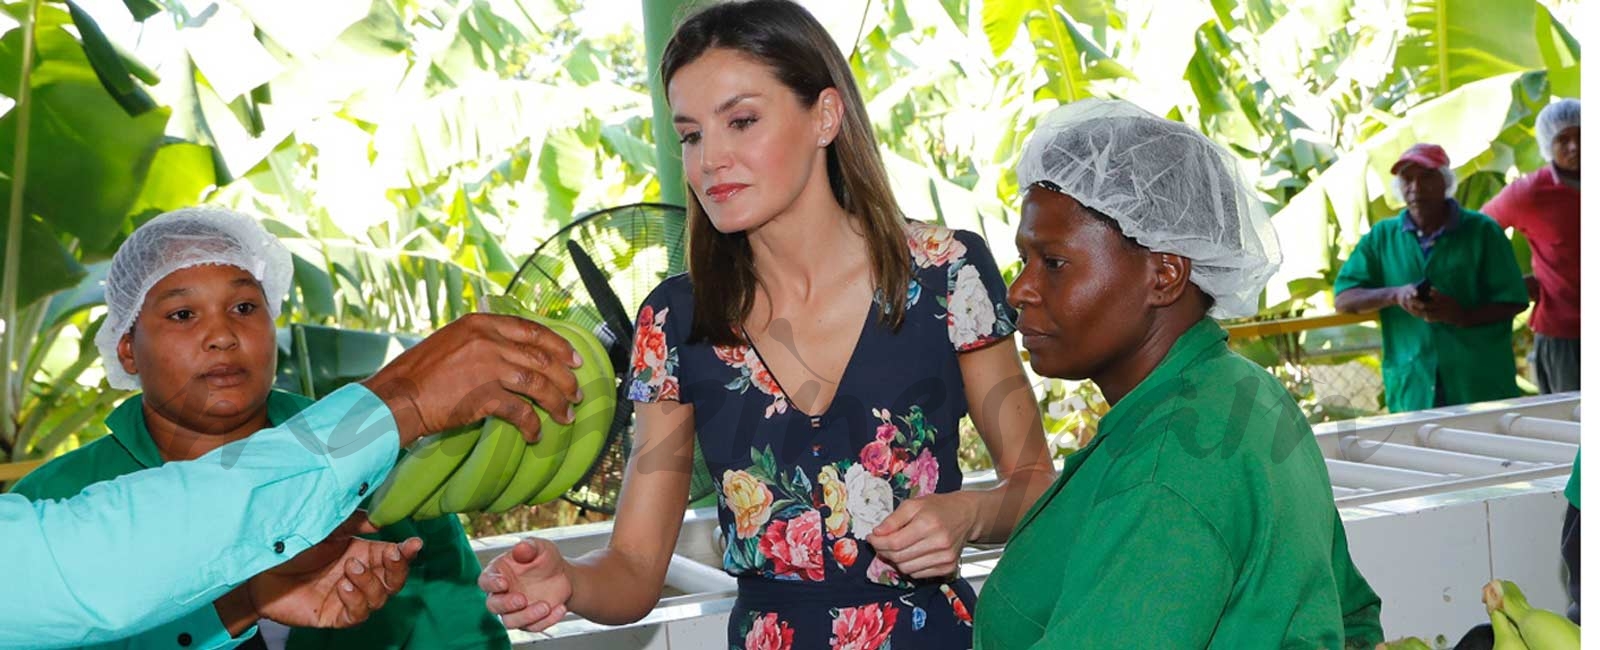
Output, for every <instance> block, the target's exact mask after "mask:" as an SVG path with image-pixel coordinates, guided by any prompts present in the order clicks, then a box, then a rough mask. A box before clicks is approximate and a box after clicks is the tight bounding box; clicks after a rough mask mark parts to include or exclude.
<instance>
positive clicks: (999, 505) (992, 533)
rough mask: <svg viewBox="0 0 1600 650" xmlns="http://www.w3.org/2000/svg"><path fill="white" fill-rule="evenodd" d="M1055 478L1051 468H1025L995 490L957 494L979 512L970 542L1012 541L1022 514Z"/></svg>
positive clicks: (968, 491)
mask: <svg viewBox="0 0 1600 650" xmlns="http://www.w3.org/2000/svg"><path fill="white" fill-rule="evenodd" d="M1055 478H1056V472H1055V469H1054V468H1053V467H1051V466H1048V465H1046V466H1044V467H1025V468H1019V469H1018V470H1017V471H1015V472H1013V473H1012V475H1011V476H1010V477H1008V478H1006V479H1005V480H1002V481H1001V482H1000V484H999V485H996V486H994V487H992V488H986V489H982V490H964V491H962V492H958V493H957V494H959V495H962V496H963V497H964V498H966V499H969V500H970V501H971V502H972V507H973V508H974V512H976V513H977V518H976V523H977V525H975V526H973V528H972V536H971V538H970V539H968V540H967V541H969V542H976V543H980V544H1000V543H1004V542H1005V541H1006V540H1007V539H1010V537H1011V531H1012V530H1014V529H1015V528H1016V527H1017V522H1019V521H1021V520H1022V515H1023V514H1025V513H1027V512H1028V509H1029V508H1031V507H1033V503H1034V502H1035V501H1038V500H1039V496H1040V495H1042V494H1044V491H1045V490H1046V489H1048V488H1049V487H1050V484H1051V483H1053V482H1054V481H1055Z"/></svg>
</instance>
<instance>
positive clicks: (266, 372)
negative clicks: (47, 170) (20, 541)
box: [12, 208, 511, 650]
mask: <svg viewBox="0 0 1600 650" xmlns="http://www.w3.org/2000/svg"><path fill="white" fill-rule="evenodd" d="M291 269H292V266H291V265H290V260H289V252H288V250H287V249H285V248H284V247H283V245H282V244H281V243H279V242H278V241H277V239H276V238H274V237H273V236H272V235H271V234H269V233H268V232H267V231H266V230H265V229H264V228H262V227H261V225H260V224H259V223H258V222H257V221H256V220H255V219H253V218H251V217H248V216H246V215H243V214H239V213H236V212H231V211H227V210H220V209H214V208H196V209H189V210H179V211H176V212H171V213H167V214H164V215H161V216H160V217H157V218H155V219H153V220H151V221H150V222H149V223H147V224H145V225H143V226H141V227H140V228H139V229H138V230H136V231H134V233H133V235H131V236H130V237H129V238H128V241H127V242H126V243H124V244H123V246H122V247H121V248H120V249H119V250H118V251H117V254H116V256H115V257H114V258H113V259H112V262H111V268H110V269H109V270H108V271H107V274H106V284H107V301H106V302H107V317H106V322H105V325H104V326H103V327H102V329H101V330H100V331H99V332H98V336H97V337H96V339H95V342H96V344H97V345H98V346H99V348H100V352H101V355H102V357H103V358H104V361H105V365H106V371H107V379H109V380H110V382H111V384H112V386H113V387H115V388H120V389H124V390H140V391H141V393H140V394H137V395H134V396H133V397H130V398H128V399H127V400H126V401H124V402H123V403H122V404H121V405H120V406H118V407H117V409H116V410H114V411H113V412H112V413H111V415H109V416H108V417H107V418H106V426H107V428H109V429H110V430H111V433H110V435H108V436H105V437H102V438H100V439H98V440H95V441H94V442H91V443H89V444H88V445H85V446H84V447H82V448H80V449H77V450H74V451H72V452H70V453H67V454H65V455H63V456H61V457H59V458H56V459H54V460H52V461H50V462H49V463H46V464H45V465H43V466H41V467H40V468H39V469H37V470H34V471H33V472H32V473H30V474H28V475H27V476H26V477H24V478H23V479H22V480H21V481H19V482H18V483H17V484H16V486H14V487H13V488H12V491H13V492H15V493H18V494H21V495H24V496H27V497H29V498H31V499H60V498H68V497H72V496H74V495H76V494H77V493H78V492H80V491H82V490H83V489H84V488H85V487H88V486H89V485H90V484H93V483H97V482H99V481H104V480H108V479H112V478H116V477H118V476H122V475H124V474H131V473H134V472H137V471H139V470H142V469H146V468H151V467H159V466H161V465H163V464H165V463H167V462H171V461H182V460H193V459H195V458H199V457H200V456H203V455H205V454H206V453H207V452H209V451H211V450H213V449H216V448H218V447H221V446H223V445H225V444H227V443H229V442H233V441H236V440H242V439H245V438H248V437H249V436H251V435H252V434H254V433H256V432H257V431H261V430H263V429H266V428H269V427H273V426H278V425H282V424H284V423H285V422H286V421H288V420H289V419H290V418H291V417H292V416H294V415H295V414H296V413H299V412H300V411H301V410H303V409H305V408H306V407H308V406H310V405H311V403H312V402H311V400H309V399H306V398H304V397H301V396H299V395H293V394H290V393H285V392H282V391H276V390H272V383H273V379H274V376H275V372H276V366H277V345H276V343H275V338H274V331H275V330H274V325H273V320H274V317H275V316H276V315H277V306H278V305H279V304H281V303H282V301H283V297H284V295H286V293H287V291H288V286H289V280H290V277H291V273H292V270H291ZM224 462H227V461H226V459H225V461H224ZM369 496H370V495H369ZM135 514H136V513H135ZM207 523H209V522H196V523H195V524H194V525H193V526H191V527H190V528H188V529H185V530H175V531H173V532H172V534H173V535H205V534H208V533H209V531H208V530H207V528H206V524H207ZM369 537H372V538H374V539H378V540H382V541H386V542H394V541H401V540H405V539H409V538H411V537H420V538H421V539H422V541H423V546H422V550H421V551H420V553H419V554H418V555H417V557H416V558H415V559H413V560H412V561H411V571H410V576H409V579H408V580H407V581H406V584H405V586H404V587H403V588H401V590H400V591H399V592H398V593H396V594H394V595H393V596H391V597H390V598H389V600H388V604H387V605H386V606H385V607H384V608H383V609H381V610H378V611H375V612H372V614H371V616H370V617H369V618H368V619H367V620H366V621H365V622H363V623H361V624H359V625H357V626H354V627H351V628H347V629H340V630H328V629H311V628H293V629H291V630H290V632H289V636H288V641H287V644H286V648H287V650H317V649H321V648H328V649H334V648H338V649H343V648H364V649H365V648H374V649H377V648H428V649H430V650H432V649H434V648H472V649H474V650H477V649H482V648H510V646H511V644H510V640H509V639H508V637H507V636H506V632H505V628H504V627H503V626H501V625H500V622H499V620H498V619H497V618H496V617H495V616H494V615H492V614H490V613H489V610H488V608H487V607H486V606H485V604H484V600H483V595H482V593H481V592H480V591H479V590H478V588H477V576H478V573H479V571H480V570H481V567H480V566H479V564H478V560H477V557H476V555H474V554H473V552H472V548H471V546H470V545H469V544H468V542H467V538H466V535H465V534H464V533H463V531H462V529H461V524H460V522H458V521H456V520H455V519H454V518H453V517H441V518H438V519H433V520H429V521H420V522H417V521H411V520H409V519H407V520H402V521H400V522H397V523H395V524H392V525H390V526H386V527H384V528H382V529H379V531H378V532H377V533H376V534H375V535H371V536H369ZM195 568H196V570H200V569H201V568H202V567H198V566H197V567H195ZM241 588H242V587H241ZM217 614H218V617H219V619H222V618H223V611H222V608H220V607H219V608H218V609H217ZM199 623H200V624H202V627H203V629H212V628H216V627H219V626H226V627H229V629H230V631H232V632H238V631H242V630H233V629H232V628H233V627H236V626H235V625H234V624H233V622H232V621H230V620H218V621H216V623H217V624H216V625H210V624H209V623H211V621H203V620H202V621H199ZM170 633H171V630H167V629H165V628H162V629H157V630H152V631H150V632H147V633H145V634H143V635H139V636H136V637H133V638H131V639H126V640H123V641H119V642H115V643H111V644H107V645H108V646H109V647H118V648H138V647H146V646H161V645H169V644H171V642H172V641H173V640H175V639H176V640H178V641H179V645H187V644H188V643H187V642H184V641H182V639H184V638H188V639H190V641H191V642H192V640H193V639H195V638H205V637H204V635H203V634H202V633H201V629H196V630H184V631H183V632H182V633H181V634H180V635H179V636H177V637H173V638H169V637H168V636H167V635H168V634H170ZM260 638H261V637H259V636H257V637H252V638H251V639H250V640H249V641H247V642H246V645H244V646H242V647H245V648H250V647H252V645H253V646H254V647H265V645H264V644H263V643H262V641H260Z"/></svg>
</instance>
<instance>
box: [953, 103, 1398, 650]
mask: <svg viewBox="0 0 1600 650" xmlns="http://www.w3.org/2000/svg"><path fill="white" fill-rule="evenodd" d="M1017 179H1018V182H1019V184H1020V186H1021V187H1023V188H1024V197H1023V204H1022V220H1021V223H1020V226H1019V228H1018V232H1017V249H1018V250H1019V251H1020V252H1021V254H1022V260H1023V269H1022V272H1021V274H1020V275H1018V276H1017V279H1016V280H1015V282H1014V283H1013V285H1012V286H1011V292H1010V299H1011V302H1012V304H1013V305H1014V306H1016V307H1017V308H1018V309H1019V310H1020V311H1021V317H1020V319H1019V321H1018V326H1019V331H1020V332H1021V333H1022V335H1023V343H1024V345H1025V346H1026V347H1027V349H1028V352H1029V355H1030V358H1029V362H1030V363H1031V364H1032V366H1033V369H1034V370H1035V371H1036V372H1038V373H1039V374H1041V375H1046V376H1050V377H1062V378H1071V379H1091V380H1093V381H1094V382H1095V384H1096V385H1098V386H1099V388H1100V390H1101V391H1102V392H1103V393H1104V394H1105V397H1106V400H1107V402H1108V403H1110V404H1111V405H1112V408H1111V410H1110V412H1108V413H1107V414H1106V415H1105V417H1104V418H1103V419H1102V420H1101V421H1100V426H1099V432H1098V434H1097V435H1096V437H1095V438H1094V439H1093V440H1092V441H1091V442H1090V443H1089V444H1088V445H1086V446H1085V447H1084V448H1083V449H1082V450H1080V451H1078V452H1077V453H1075V454H1073V455H1072V456H1070V457H1068V458H1067V460H1066V464H1065V466H1064V467H1063V469H1062V473H1061V475H1060V478H1059V479H1058V480H1057V481H1056V483H1055V484H1054V485H1053V486H1052V487H1051V488H1050V489H1049V490H1048V491H1046V492H1045V494H1044V496H1043V497H1041V498H1040V499H1039V501H1038V502H1037V503H1036V504H1034V506H1033V508H1032V509H1031V510H1030V511H1029V512H1028V514H1027V515H1025V516H1024V518H1023V519H1022V523H1021V524H1020V525H1019V526H1018V528H1017V529H1016V530H1015V532H1014V533H1013V534H1012V537H1011V540H1010V541H1009V542H1008V544H1007V546H1006V551H1005V555H1004V556H1003V557H1002V558H1001V560H1000V562H999V564H998V566H997V567H996V568H995V570H994V572H993V573H992V574H991V575H990V577H989V579H988V581H987V582H986V583H985V585H984V587H983V592H982V595H981V596H980V598H979V599H978V607H977V615H976V645H977V647H978V648H980V649H982V650H1001V649H1006V650H1010V649H1015V648H1111V647H1118V648H1280V647H1282V648H1302V647H1303V648H1345V647H1347V644H1348V646H1349V647H1372V646H1374V645H1375V644H1376V643H1378V642H1379V641H1381V640H1382V630H1381V629H1380V625H1379V621H1378V609H1379V601H1378V597H1377V596H1376V595H1375V594H1374V593H1373V592H1372V590H1371V588H1370V587H1368V586H1367V583H1366V581H1365V579H1363V578H1362V576H1361V574H1360V572H1359V571H1357V570H1356V568H1355V566H1354V565H1353V564H1352V563H1351V561H1350V555H1349V552H1348V550H1347V549H1346V544H1345V535H1344V527H1343V525H1342V524H1341V523H1340V520H1339V514H1338V512H1337V510H1335V508H1334V506H1333V497H1332V493H1331V490H1330V488H1329V483H1328V473H1327V467H1326V466H1325V465H1324V463H1323V458H1322V454H1321V452H1320V451H1319V449H1318V447H1317V445H1316V443H1315V441H1314V440H1313V438H1312V435H1311V431H1310V427H1309V426H1308V425H1307V424H1306V421H1305V418H1304V416H1302V415H1301V413H1300V411H1299V409H1298V407H1297V405H1296V404H1295V402H1294V400H1293V399H1292V398H1291V397H1290V396H1289V395H1288V393H1287V392H1286V391H1284V389H1283V388H1282V387H1281V386H1279V385H1278V383H1277V382H1276V381H1275V380H1274V379H1273V377H1272V376H1271V375H1269V374H1267V373H1266V372H1265V371H1263V370H1262V369H1261V368H1260V367H1258V366H1256V365H1254V364H1252V363H1251V362H1249V361H1247V360H1245V359H1244V358H1242V357H1240V356H1238V355H1236V354H1234V353H1233V352H1231V351H1230V350H1229V349H1228V346H1227V334H1226V333H1225V332H1224V331H1223V329H1222V328H1221V327H1220V326H1219V325H1218V324H1217V322H1216V321H1215V320H1213V318H1222V317H1237V316H1244V315H1249V314H1253V313H1254V312H1255V309H1256V301H1257V299H1258V296H1259V294H1260V291H1261V288H1262V287H1263V286H1264V285H1265V283H1266V280H1267V278H1268V277H1269V276H1270V275H1271V274H1272V273H1273V272H1274V271H1275V270H1276V268H1277V266H1278V263H1279V261H1280V255H1279V252H1278V242H1277V236H1276V233H1275V232H1274V231H1273V230H1272V228H1271V226H1270V224H1269V223H1268V221H1267V216H1266V214H1265V211H1264V209H1263V208H1262V207H1261V205H1260V204H1259V203H1258V202H1257V201H1256V200H1255V199H1254V198H1253V194H1252V190H1251V189H1250V187H1249V186H1248V184H1246V183H1245V182H1243V180H1242V179H1241V177H1240V175H1239V172H1238V171H1237V169H1236V167H1235V164H1234V163H1233V161H1232V158H1231V155H1230V154H1228V153H1227V152H1226V151H1225V150H1223V149H1222V148H1220V147H1218V146H1217V145H1215V144H1214V143H1211V142H1210V141H1208V140H1206V139H1205V138H1204V137H1203V136H1201V135H1200V134H1198V133H1196V132H1195V131H1194V130H1192V129H1190V128H1189V127H1187V126H1184V125H1182V124H1179V123H1176V122H1172V121H1169V120H1164V119H1161V118H1158V117H1155V116H1153V115H1150V114H1148V113H1145V112H1144V111H1142V110H1140V109H1138V108H1135V107H1133V106H1132V105H1129V104H1126V103H1122V102H1108V101H1099V100H1090V101H1083V102H1077V103H1074V104H1071V105H1069V106H1065V107H1062V108H1059V109H1056V111H1054V112H1053V113H1051V114H1050V115H1048V116H1046V117H1045V118H1043V119H1042V120H1041V122H1040V125H1039V126H1038V128H1037V129H1036V130H1035V132H1034V134H1033V135H1032V137H1031V138H1030V140H1029V142H1028V143H1027V145H1026V146H1025V148H1024V150H1023V156H1022V161H1021V162H1020V163H1019V165H1018V169H1017Z"/></svg>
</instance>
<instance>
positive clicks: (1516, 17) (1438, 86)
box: [1395, 0, 1549, 100]
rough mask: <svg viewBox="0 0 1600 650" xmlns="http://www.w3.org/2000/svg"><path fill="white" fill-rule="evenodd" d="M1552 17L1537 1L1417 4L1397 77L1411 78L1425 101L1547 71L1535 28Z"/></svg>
mask: <svg viewBox="0 0 1600 650" xmlns="http://www.w3.org/2000/svg"><path fill="white" fill-rule="evenodd" d="M1548 14H1549V10H1548V9H1546V8H1545V7H1544V5H1542V4H1540V3H1539V2H1538V0H1415V1H1413V2H1411V3H1410V5H1409V10H1408V15H1407V18H1406V21H1407V23H1408V24H1409V25H1410V26H1411V28H1412V30H1413V35H1412V36H1411V37H1409V38H1407V39H1406V40H1405V42H1404V43H1402V44H1401V46H1400V49H1399V51H1398V52H1397V53H1396V55H1395V64H1396V66H1397V68H1398V69H1397V73H1398V74H1401V75H1404V76H1407V77H1410V79H1411V84H1412V87H1411V90H1410V92H1411V93H1412V94H1413V95H1414V96H1415V97H1416V98H1417V99H1418V100H1426V99H1427V98H1430V97H1436V96H1438V95H1442V94H1444V93H1447V92H1450V91H1451V90H1454V89H1456V88H1460V87H1461V86H1464V85H1466V84H1468V83H1471V82H1473V81H1477V80H1480V79H1488V78H1491V77H1496V76H1499V75H1502V74H1506V73H1508V72H1523V71H1527V70H1536V69H1540V68H1543V67H1545V62H1544V60H1543V59H1542V58H1541V56H1540V43H1539V41H1540V37H1539V35H1538V32H1537V31H1536V30H1535V27H1536V26H1537V24H1538V23H1539V22H1540V21H1541V20H1545V21H1548V20H1549V19H1548V17H1547V16H1548ZM1541 16H1545V18H1541ZM1546 24H1548V23H1546Z"/></svg>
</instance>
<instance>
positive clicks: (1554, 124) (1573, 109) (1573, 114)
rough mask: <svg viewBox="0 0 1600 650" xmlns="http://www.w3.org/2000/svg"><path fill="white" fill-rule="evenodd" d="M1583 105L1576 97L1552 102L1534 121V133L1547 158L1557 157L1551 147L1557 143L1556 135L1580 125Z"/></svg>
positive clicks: (1540, 151) (1540, 150)
mask: <svg viewBox="0 0 1600 650" xmlns="http://www.w3.org/2000/svg"><path fill="white" fill-rule="evenodd" d="M1581 107H1582V105H1581V104H1580V103H1579V102H1578V100H1576V99H1563V100H1561V101H1559V102H1551V103H1550V104H1549V105H1547V106H1545V107H1544V110H1542V111H1539V118H1538V119H1537V120H1535V121H1534V123H1533V134H1534V136H1535V137H1537V138H1538V139H1539V153H1542V154H1544V159H1545V160H1553V159H1554V158H1555V152H1554V151H1552V149H1551V147H1552V146H1554V144H1555V141H1556V136H1558V135H1561V132H1562V131H1565V130H1567V129H1570V128H1572V127H1574V126H1579V124H1578V121H1579V120H1578V116H1579V115H1578V114H1579V109H1580V108H1581Z"/></svg>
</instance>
